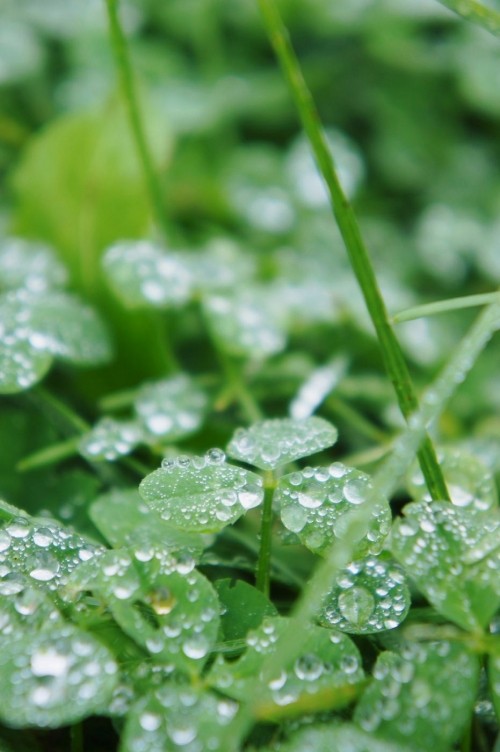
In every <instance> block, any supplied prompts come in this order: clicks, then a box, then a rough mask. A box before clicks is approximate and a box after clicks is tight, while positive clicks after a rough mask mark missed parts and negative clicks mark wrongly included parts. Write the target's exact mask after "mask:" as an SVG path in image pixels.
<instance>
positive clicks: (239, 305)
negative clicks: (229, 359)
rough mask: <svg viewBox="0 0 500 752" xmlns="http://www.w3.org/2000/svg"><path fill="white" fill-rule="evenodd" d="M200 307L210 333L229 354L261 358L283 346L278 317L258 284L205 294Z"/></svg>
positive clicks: (283, 334) (283, 335)
mask: <svg viewBox="0 0 500 752" xmlns="http://www.w3.org/2000/svg"><path fill="white" fill-rule="evenodd" d="M203 311H204V315H205V319H206V321H207V323H208V326H209V328H210V330H211V332H212V334H213V337H214V338H215V339H216V340H217V342H218V344H219V345H220V347H221V348H223V349H224V350H226V351H227V352H229V353H232V354H233V355H239V356H242V357H248V358H251V357H254V358H264V357H268V356H269V355H273V354H274V353H277V352H281V350H283V349H284V347H285V344H286V336H285V332H284V330H283V328H282V322H281V320H280V317H279V316H278V314H277V311H276V308H275V307H273V305H272V301H271V300H270V298H269V293H268V294H267V295H266V293H265V291H264V290H262V289H260V288H255V289H250V288H249V287H248V286H245V287H244V288H243V289H240V288H239V289H237V291H234V292H224V293H220V294H217V295H215V294H214V295H207V296H206V297H205V298H204V299H203Z"/></svg>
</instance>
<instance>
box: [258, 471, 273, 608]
mask: <svg viewBox="0 0 500 752" xmlns="http://www.w3.org/2000/svg"><path fill="white" fill-rule="evenodd" d="M275 488H276V478H275V475H274V473H272V472H267V473H265V475H264V503H263V506H262V517H261V527H260V548H259V558H258V561H257V572H256V578H255V584H256V586H257V588H258V589H259V590H261V591H262V592H263V593H264V595H266V596H268V597H269V590H270V585H271V547H272V539H273V496H274V491H275Z"/></svg>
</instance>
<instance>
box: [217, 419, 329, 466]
mask: <svg viewBox="0 0 500 752" xmlns="http://www.w3.org/2000/svg"><path fill="white" fill-rule="evenodd" d="M337 435H338V434H337V429H336V428H335V427H334V426H332V425H331V424H330V423H328V421H326V420H323V419H322V418H316V417H310V418H306V419H304V420H295V419H294V418H274V419H270V420H264V421H260V422H258V423H254V424H253V425H251V426H250V427H249V428H238V429H236V431H235V433H234V435H233V437H232V439H231V441H230V442H229V444H228V447H227V451H228V454H229V455H230V456H231V457H234V459H237V460H240V461H241V462H247V463H248V464H249V465H255V466H256V467H258V468H260V469H261V470H274V469H275V468H277V467H280V466H282V465H286V464H288V463H289V462H293V461H294V460H297V459H300V458H301V457H307V456H308V455H310V454H315V453H316V452H319V451H321V450H322V449H326V448H327V447H330V446H332V445H333V444H335V442H336V440H337Z"/></svg>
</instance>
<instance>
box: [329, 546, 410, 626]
mask: <svg viewBox="0 0 500 752" xmlns="http://www.w3.org/2000/svg"><path fill="white" fill-rule="evenodd" d="M409 607H410V594H409V590H408V586H407V584H406V577H405V574H404V570H403V569H402V567H400V566H399V565H398V564H396V563H395V562H393V561H387V560H385V559H382V558H380V557H376V556H369V557H367V558H365V559H361V560H358V561H353V562H352V563H351V564H349V565H348V566H347V567H346V568H345V569H344V570H343V571H342V572H341V573H340V574H339V575H338V576H337V578H336V584H335V587H334V588H333V589H332V590H331V591H330V592H329V594H328V595H327V596H326V598H325V600H324V601H323V608H322V612H321V616H320V619H321V621H322V623H324V624H327V625H330V626H332V627H334V628H335V629H339V630H341V631H342V632H349V633H351V634H370V633H373V632H381V631H383V630H386V629H394V628H395V627H397V626H398V625H399V624H400V623H401V622H402V621H403V620H404V618H405V617H406V615H407V613H408V609H409Z"/></svg>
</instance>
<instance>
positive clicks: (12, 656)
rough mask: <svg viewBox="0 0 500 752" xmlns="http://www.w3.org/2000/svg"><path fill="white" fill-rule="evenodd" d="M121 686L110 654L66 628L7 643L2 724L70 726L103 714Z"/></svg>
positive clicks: (1, 655)
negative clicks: (117, 685)
mask: <svg viewBox="0 0 500 752" xmlns="http://www.w3.org/2000/svg"><path fill="white" fill-rule="evenodd" d="M116 681H117V666H116V663H115V662H114V660H113V656H112V655H111V653H110V652H109V651H108V650H107V649H106V648H105V647H104V646H103V645H101V643H99V642H98V641H97V640H96V639H94V638H93V637H92V636H91V635H89V634H87V633H85V632H83V631H81V630H79V629H76V628H75V627H73V626H71V625H69V624H66V625H63V626H57V627H53V628H52V629H51V631H50V632H40V633H34V632H32V631H30V632H21V633H20V634H17V635H15V636H11V637H7V638H3V639H2V640H1V650H0V682H1V685H2V687H3V690H2V702H1V703H0V718H1V720H2V721H3V722H4V723H6V724H7V725H9V726H14V727H21V728H22V727H25V726H50V727H53V728H54V727H58V726H65V725H67V724H70V723H74V722H75V721H79V720H81V719H82V718H85V717H87V716H89V715H92V714H95V713H102V712H104V711H105V710H106V709H107V705H108V701H109V699H110V697H111V694H112V691H113V688H114V686H115V684H116Z"/></svg>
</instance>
